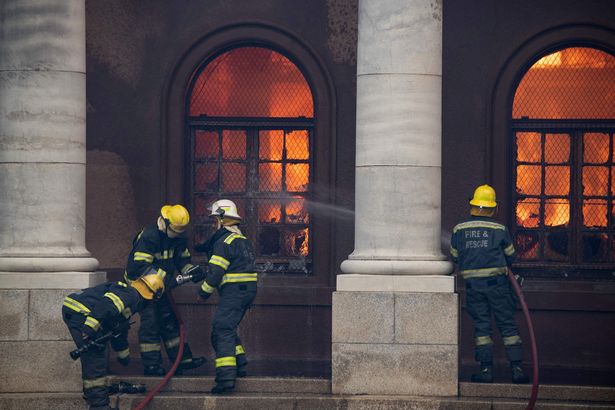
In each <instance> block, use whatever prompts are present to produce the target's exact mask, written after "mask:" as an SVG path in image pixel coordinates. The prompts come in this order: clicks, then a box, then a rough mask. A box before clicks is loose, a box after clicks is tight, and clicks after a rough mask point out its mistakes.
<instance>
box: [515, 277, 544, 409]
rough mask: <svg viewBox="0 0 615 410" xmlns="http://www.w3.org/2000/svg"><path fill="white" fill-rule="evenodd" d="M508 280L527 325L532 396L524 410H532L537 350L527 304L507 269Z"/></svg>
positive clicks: (536, 369)
mask: <svg viewBox="0 0 615 410" xmlns="http://www.w3.org/2000/svg"><path fill="white" fill-rule="evenodd" d="M508 279H510V283H511V284H512V286H513V289H514V290H515V293H516V294H517V297H518V298H519V302H520V303H521V309H522V310H523V315H524V316H525V322H526V324H527V329H528V331H529V332H530V343H531V345H532V368H533V375H532V395H531V396H530V401H529V402H528V403H527V407H526V408H525V410H533V409H534V404H536V399H537V398H538V349H537V348H536V338H535V337H534V326H533V325H532V318H531V317H530V312H529V310H528V308H527V304H526V303H525V298H524V297H523V292H522V291H521V286H519V283H517V279H516V278H515V275H514V274H513V272H512V270H510V269H508Z"/></svg>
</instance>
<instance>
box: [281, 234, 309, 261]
mask: <svg viewBox="0 0 615 410" xmlns="http://www.w3.org/2000/svg"><path fill="white" fill-rule="evenodd" d="M309 235H310V233H309V230H308V228H305V229H299V230H296V231H288V232H285V235H284V246H285V249H284V250H285V252H286V254H287V255H289V256H304V257H305V256H307V255H308V251H309Z"/></svg>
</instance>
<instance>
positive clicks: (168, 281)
mask: <svg viewBox="0 0 615 410" xmlns="http://www.w3.org/2000/svg"><path fill="white" fill-rule="evenodd" d="M190 261H191V256H190V251H188V246H187V239H186V238H185V237H178V238H169V237H168V236H167V235H166V234H165V233H164V232H162V231H161V230H160V229H158V226H157V225H149V226H147V227H145V228H143V230H142V231H141V232H139V234H138V235H137V236H136V237H135V238H134V240H133V247H132V250H131V251H130V254H129V255H128V262H127V264H126V272H125V278H126V279H127V280H129V281H130V280H135V279H137V278H139V277H141V276H143V275H145V274H148V273H157V274H158V275H160V276H161V277H162V278H163V280H164V283H165V288H167V289H168V288H173V287H174V286H175V281H174V280H173V274H174V272H175V271H179V272H181V273H185V272H186V271H188V270H189V269H191V268H193V267H194V265H192V263H191V262H190Z"/></svg>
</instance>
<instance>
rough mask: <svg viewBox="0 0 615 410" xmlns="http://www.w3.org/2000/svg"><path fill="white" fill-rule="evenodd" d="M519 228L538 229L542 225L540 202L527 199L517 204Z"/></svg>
mask: <svg viewBox="0 0 615 410" xmlns="http://www.w3.org/2000/svg"><path fill="white" fill-rule="evenodd" d="M516 215H517V226H521V227H524V228H538V226H539V225H540V200H539V199H535V198H526V199H522V200H520V201H519V202H517V210H516Z"/></svg>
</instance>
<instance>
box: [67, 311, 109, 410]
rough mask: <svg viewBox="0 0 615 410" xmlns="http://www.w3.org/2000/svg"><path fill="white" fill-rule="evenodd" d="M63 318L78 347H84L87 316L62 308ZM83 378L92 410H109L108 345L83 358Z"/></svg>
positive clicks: (90, 352) (84, 355)
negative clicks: (82, 335)
mask: <svg viewBox="0 0 615 410" xmlns="http://www.w3.org/2000/svg"><path fill="white" fill-rule="evenodd" d="M62 318H63V319H64V323H66V326H68V330H69V331H70V335H71V336H72V338H73V340H74V341H75V344H76V345H77V347H81V346H83V339H82V337H81V328H82V327H83V323H84V322H85V316H83V315H82V314H80V313H77V312H75V311H74V310H71V309H68V308H67V307H62ZM80 360H81V378H82V380H83V398H84V399H85V401H86V402H87V403H88V404H89V406H90V409H91V410H94V409H99V408H100V409H107V408H108V406H109V391H108V389H107V383H106V381H107V344H106V343H105V346H104V347H102V348H92V349H90V350H88V351H87V352H84V353H83V354H82V355H81V357H80Z"/></svg>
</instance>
